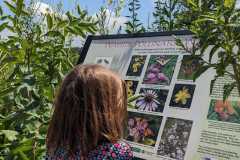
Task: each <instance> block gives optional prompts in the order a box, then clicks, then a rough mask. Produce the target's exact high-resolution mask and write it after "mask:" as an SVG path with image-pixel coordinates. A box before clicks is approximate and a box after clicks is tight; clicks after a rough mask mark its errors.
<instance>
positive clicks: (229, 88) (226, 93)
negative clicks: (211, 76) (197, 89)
mask: <svg viewBox="0 0 240 160" xmlns="http://www.w3.org/2000/svg"><path fill="white" fill-rule="evenodd" d="M236 84H237V83H236V82H233V83H231V84H226V85H224V86H223V100H224V101H225V100H226V99H227V98H228V97H229V95H230V94H231V92H232V90H233V89H234V87H236Z"/></svg>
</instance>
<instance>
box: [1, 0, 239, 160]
mask: <svg viewBox="0 0 240 160" xmlns="http://www.w3.org/2000/svg"><path fill="white" fill-rule="evenodd" d="M4 4H5V5H4V6H0V32H2V31H4V30H5V31H6V30H7V31H8V32H9V33H10V35H9V36H8V37H0V84H1V85H0V159H3V160H17V159H20V160H21V159H23V160H30V159H33V160H35V159H42V158H43V156H44V154H45V151H46V148H45V136H46V132H47V127H48V123H49V120H50V117H51V114H52V104H53V99H54V97H55V94H56V90H57V87H58V86H59V84H60V83H61V80H62V79H63V77H64V75H65V74H66V73H67V72H68V71H69V70H70V69H71V68H72V67H73V66H74V65H75V64H76V63H77V60H78V58H79V50H78V49H76V48H72V44H71V43H72V38H74V37H78V38H80V39H82V40H85V38H86V36H87V35H89V34H95V33H98V34H110V33H113V32H115V33H121V31H125V32H126V33H140V32H145V31H147V30H146V27H144V25H143V23H142V22H141V21H140V18H139V14H138V12H139V10H140V9H141V6H140V1H139V0H129V1H125V2H124V0H108V1H106V4H103V6H102V8H101V9H100V12H99V13H98V14H97V15H96V16H89V14H88V12H87V11H86V10H83V9H81V8H80V7H79V6H78V7H76V10H75V11H74V12H70V11H68V12H66V13H64V12H63V11H62V10H61V6H62V4H61V3H59V4H58V5H56V6H57V10H59V12H52V11H51V10H49V11H47V12H46V13H41V12H39V10H38V8H37V7H35V6H36V3H35V1H30V2H28V3H27V2H26V1H24V0H8V1H4ZM125 4H126V6H125ZM235 5H236V0H208V1H200V0H162V1H161V0H156V1H155V10H154V11H153V15H154V20H153V23H152V25H151V26H152V28H150V29H149V28H148V29H149V30H151V31H171V30H176V29H189V30H190V31H192V32H193V33H194V35H195V37H196V38H197V39H199V43H197V45H194V47H193V48H191V49H189V48H186V47H185V46H184V45H183V44H182V43H181V41H179V40H177V42H178V44H179V45H181V46H182V47H183V49H185V50H186V51H187V52H189V53H191V54H192V56H190V59H191V60H198V61H200V62H201V63H200V64H201V66H200V67H199V69H198V71H197V72H195V74H194V76H193V79H196V78H198V77H199V76H200V75H201V74H202V73H204V72H205V71H206V70H208V69H209V68H214V69H216V72H217V75H216V77H215V79H217V78H218V77H221V76H223V75H228V76H230V77H232V79H233V82H232V83H230V84H226V85H225V86H224V90H225V93H224V97H223V98H224V99H226V98H227V96H228V95H229V93H230V92H231V91H232V89H233V88H234V87H237V88H238V91H239V93H240V50H239V47H240V10H239V9H236V8H235ZM3 7H4V8H6V9H7V10H8V12H6V13H9V14H6V13H5V12H4V11H3V9H2V8H3ZM123 7H127V8H128V11H129V16H127V18H128V20H127V22H126V24H125V26H118V25H116V22H113V23H111V24H110V18H111V17H119V16H120V15H121V14H120V13H121V10H122V9H123ZM96 17H97V18H96ZM206 49H208V50H210V51H211V52H210V55H209V60H208V61H204V60H203V56H204V55H205V50H206ZM197 50H200V53H197V52H196V51H197ZM214 56H217V61H216V62H215V61H213V60H212V59H213V58H212V57H214ZM174 63H175V62H174ZM229 67H231V68H232V69H233V71H232V72H229V71H228V70H227V68H229ZM214 82H215V80H213V81H212V85H211V86H213V84H214ZM140 96H141V95H140ZM138 97H139V96H137V97H130V98H129V105H131V102H132V101H134V100H136V99H137V98H138ZM233 106H236V105H235V103H234V104H233ZM238 106H239V105H238ZM235 108H236V107H235ZM236 110H237V108H236ZM238 110H239V108H238ZM238 113H239V112H238ZM214 114H215V113H214ZM215 116H219V115H218V114H217V113H216V114H215ZM231 116H232V115H231ZM234 116H236V117H237V118H239V115H237V114H236V115H234ZM210 117H212V114H211V116H210ZM232 117H233V116H232ZM217 118H219V117H217ZM220 118H221V117H220ZM215 119H216V117H215ZM238 120H239V119H238Z"/></svg>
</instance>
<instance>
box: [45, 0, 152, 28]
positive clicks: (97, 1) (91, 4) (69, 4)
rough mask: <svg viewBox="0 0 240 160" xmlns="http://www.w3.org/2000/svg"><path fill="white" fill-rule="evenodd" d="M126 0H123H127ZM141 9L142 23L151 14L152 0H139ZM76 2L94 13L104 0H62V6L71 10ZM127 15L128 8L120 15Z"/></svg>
mask: <svg viewBox="0 0 240 160" xmlns="http://www.w3.org/2000/svg"><path fill="white" fill-rule="evenodd" d="M127 1H128V0H125V2H127ZM42 2H45V3H50V4H56V3H57V2H59V0H42ZM140 2H141V9H140V10H139V19H141V21H142V22H143V23H144V24H147V20H148V15H149V14H150V16H152V11H153V8H154V5H153V4H154V0H140ZM76 3H78V4H80V6H81V7H82V8H84V9H87V10H88V12H89V13H90V14H95V13H97V12H98V11H99V8H100V7H101V6H102V5H103V3H104V0H63V7H64V9H65V10H72V9H73V8H74V6H75V4H76ZM127 15H128V9H127V7H125V9H124V10H123V12H122V16H127Z"/></svg>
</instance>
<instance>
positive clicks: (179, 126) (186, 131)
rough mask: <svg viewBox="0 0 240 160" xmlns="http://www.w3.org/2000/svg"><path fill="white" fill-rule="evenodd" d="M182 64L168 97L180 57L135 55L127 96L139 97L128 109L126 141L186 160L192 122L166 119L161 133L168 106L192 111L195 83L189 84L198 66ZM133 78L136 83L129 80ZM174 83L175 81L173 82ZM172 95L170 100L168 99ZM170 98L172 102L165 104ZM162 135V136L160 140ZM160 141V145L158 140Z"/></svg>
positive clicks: (127, 74) (186, 62) (127, 73)
mask: <svg viewBox="0 0 240 160" xmlns="http://www.w3.org/2000/svg"><path fill="white" fill-rule="evenodd" d="M187 58H188V57H187V56H183V61H182V64H181V67H180V71H179V73H178V77H177V80H180V81H182V80H187V81H188V84H184V83H179V82H178V83H176V84H175V85H174V88H173V91H172V94H171V95H169V89H170V85H171V84H172V81H174V80H173V74H174V71H175V67H176V64H177V60H178V55H150V56H149V57H148V58H147V56H146V55H133V56H132V59H131V60H130V64H129V66H128V68H127V72H126V77H127V78H126V79H127V80H126V84H127V90H128V96H132V95H136V94H138V95H140V96H139V97H137V98H136V100H135V101H134V102H133V103H132V104H131V107H129V108H131V109H129V114H128V123H127V129H126V131H125V139H126V140H128V141H131V142H134V143H139V144H142V145H146V146H151V147H156V149H157V154H158V155H160V156H165V157H169V158H173V159H177V160H183V159H184V157H185V153H186V148H187V144H188V139H189V136H190V132H191V128H192V123H193V122H192V121H191V120H183V119H177V118H170V117H168V118H167V119H166V123H165V124H163V125H164V126H163V128H164V129H163V132H162V135H158V134H159V130H160V127H161V125H162V119H163V115H162V114H163V112H164V110H165V107H171V108H176V109H177V108H178V109H179V108H185V109H190V108H191V103H192V100H193V96H194V92H195V84H190V83H189V80H192V79H193V74H194V73H195V71H196V68H197V67H198V66H199V63H198V62H196V61H186V59H187ZM129 79H134V80H129ZM174 83H175V82H174ZM169 96H170V97H169ZM168 97H169V98H170V102H169V103H168V104H166V101H167V99H168ZM160 136H161V137H160ZM158 137H159V138H160V142H159V144H156V141H157V139H158Z"/></svg>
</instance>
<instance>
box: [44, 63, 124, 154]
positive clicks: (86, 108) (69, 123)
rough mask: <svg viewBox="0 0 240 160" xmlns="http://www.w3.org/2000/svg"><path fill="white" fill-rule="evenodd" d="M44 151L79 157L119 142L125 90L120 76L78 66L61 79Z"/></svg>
mask: <svg viewBox="0 0 240 160" xmlns="http://www.w3.org/2000/svg"><path fill="white" fill-rule="evenodd" d="M54 106H55V110H54V113H53V116H52V120H51V122H50V125H49V128H48V134H47V148H48V150H51V151H53V152H54V151H55V150H56V149H58V147H62V146H67V148H68V151H69V153H71V154H74V153H75V152H76V151H77V149H78V148H79V146H80V152H81V156H82V157H86V156H87V154H88V152H89V151H91V150H92V149H94V148H95V147H96V146H97V145H98V144H99V143H101V142H104V141H107V142H116V141H118V140H119V139H121V138H122V135H123V124H125V117H126V114H127V94H126V87H125V83H124V81H123V80H121V78H120V76H118V75H117V74H116V73H113V72H112V71H110V70H108V69H106V68H104V67H102V66H100V65H78V66H76V67H75V68H74V69H73V70H72V71H71V72H70V73H69V74H68V75H67V76H66V78H65V79H64V81H63V83H62V85H61V87H60V91H59V93H58V95H57V97H56V99H55V103H54Z"/></svg>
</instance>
